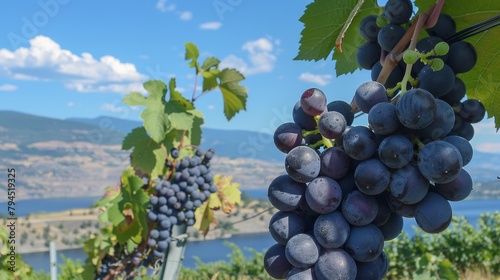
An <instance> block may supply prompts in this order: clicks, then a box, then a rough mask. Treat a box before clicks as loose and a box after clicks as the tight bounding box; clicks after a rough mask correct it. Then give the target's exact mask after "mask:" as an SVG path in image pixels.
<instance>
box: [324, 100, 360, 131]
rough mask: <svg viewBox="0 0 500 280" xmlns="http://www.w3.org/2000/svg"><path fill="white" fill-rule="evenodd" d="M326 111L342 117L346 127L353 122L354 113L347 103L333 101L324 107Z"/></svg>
mask: <svg viewBox="0 0 500 280" xmlns="http://www.w3.org/2000/svg"><path fill="white" fill-rule="evenodd" d="M326 109H327V110H328V111H329V112H330V111H335V112H339V113H341V114H342V116H344V118H345V121H346V123H347V125H348V126H349V125H351V124H352V122H353V121H354V111H353V110H352V107H351V105H350V104H349V103H347V102H345V101H342V100H335V101H332V102H330V103H328V104H327V105H326Z"/></svg>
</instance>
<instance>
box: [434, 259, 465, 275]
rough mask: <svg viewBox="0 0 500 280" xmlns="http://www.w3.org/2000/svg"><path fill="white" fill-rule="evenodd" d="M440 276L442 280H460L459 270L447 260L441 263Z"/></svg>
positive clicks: (439, 265)
mask: <svg viewBox="0 0 500 280" xmlns="http://www.w3.org/2000/svg"><path fill="white" fill-rule="evenodd" d="M438 274H439V278H440V279H460V277H459V276H460V275H459V273H458V270H457V269H456V268H455V267H454V266H453V264H452V263H451V261H450V260H447V259H446V260H442V261H440V262H439V264H438Z"/></svg>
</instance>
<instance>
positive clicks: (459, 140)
mask: <svg viewBox="0 0 500 280" xmlns="http://www.w3.org/2000/svg"><path fill="white" fill-rule="evenodd" d="M443 141H446V142H448V143H451V144H453V146H455V147H456V148H457V149H458V151H459V152H460V154H461V155H462V167H464V166H466V165H467V164H469V162H470V161H471V160H472V156H473V155H474V150H473V149H472V145H471V144H470V142H469V141H467V139H465V138H463V137H460V136H458V135H450V136H446V137H445V138H444V139H443Z"/></svg>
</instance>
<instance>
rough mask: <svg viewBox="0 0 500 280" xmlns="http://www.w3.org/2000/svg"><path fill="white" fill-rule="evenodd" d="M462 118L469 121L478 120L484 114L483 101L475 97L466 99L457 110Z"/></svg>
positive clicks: (476, 121) (474, 121)
mask: <svg viewBox="0 0 500 280" xmlns="http://www.w3.org/2000/svg"><path fill="white" fill-rule="evenodd" d="M458 113H459V114H460V117H462V120H464V121H466V122H470V123H478V122H480V121H481V120H482V119H483V118H484V116H485V115H486V109H485V108H484V105H483V103H481V101H479V100H477V99H467V100H465V101H464V102H462V103H461V104H460V111H459V112H458Z"/></svg>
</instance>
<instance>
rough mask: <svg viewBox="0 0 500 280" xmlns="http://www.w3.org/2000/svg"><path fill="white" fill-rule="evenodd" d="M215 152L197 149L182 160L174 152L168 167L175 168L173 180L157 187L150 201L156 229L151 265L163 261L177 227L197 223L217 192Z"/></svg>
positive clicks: (152, 234) (150, 218)
mask: <svg viewBox="0 0 500 280" xmlns="http://www.w3.org/2000/svg"><path fill="white" fill-rule="evenodd" d="M213 155H214V150H213V149H209V150H208V151H207V152H205V153H204V152H203V151H202V150H200V149H196V151H195V155H194V156H191V157H183V158H182V159H181V158H179V151H178V150H177V149H175V148H174V149H172V151H171V156H172V158H173V159H174V160H175V161H174V163H173V164H172V163H171V162H167V163H166V164H167V166H170V167H172V166H173V167H174V168H173V173H172V176H171V178H170V180H163V181H160V182H159V183H157V184H156V185H155V188H154V190H155V194H153V195H152V196H151V197H150V204H151V208H150V210H149V212H148V214H147V218H148V221H149V222H152V223H155V224H156V227H155V228H153V229H152V230H151V231H150V233H149V239H148V241H147V244H148V247H149V248H151V249H152V250H153V252H152V254H149V256H148V261H149V262H148V263H153V262H154V260H156V259H159V258H161V257H163V255H164V253H165V252H166V250H167V248H168V245H169V242H170V241H171V232H172V227H173V226H174V225H187V226H192V225H194V223H195V216H194V212H195V210H196V208H198V207H200V206H201V205H202V204H203V202H205V201H206V200H207V199H208V198H209V196H210V194H212V193H214V192H216V191H217V187H216V186H215V185H214V184H213V179H214V177H213V174H212V172H211V168H210V160H211V159H212V157H213Z"/></svg>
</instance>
